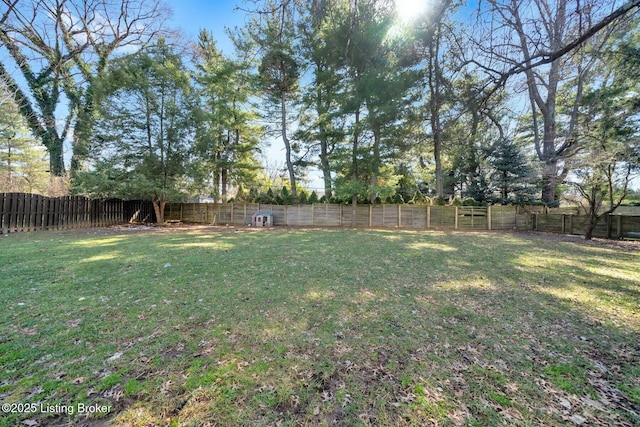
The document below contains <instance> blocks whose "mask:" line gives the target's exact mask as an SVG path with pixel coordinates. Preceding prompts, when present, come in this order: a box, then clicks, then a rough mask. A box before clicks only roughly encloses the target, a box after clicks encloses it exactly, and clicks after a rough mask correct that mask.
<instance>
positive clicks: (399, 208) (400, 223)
mask: <svg viewBox="0 0 640 427" xmlns="http://www.w3.org/2000/svg"><path fill="white" fill-rule="evenodd" d="M400 227H402V205H401V204H398V228H400Z"/></svg>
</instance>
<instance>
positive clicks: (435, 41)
mask: <svg viewBox="0 0 640 427" xmlns="http://www.w3.org/2000/svg"><path fill="white" fill-rule="evenodd" d="M438 27H439V26H438ZM439 50H440V35H439V28H436V29H435V30H434V31H433V37H432V38H431V41H430V44H429V70H428V80H429V114H430V119H431V134H432V135H433V157H434V161H435V164H436V197H444V173H443V171H442V129H441V127H442V126H441V123H440V106H441V99H440V97H441V94H440V66H439V63H438V61H439V60H440V59H439V58H438V54H439Z"/></svg>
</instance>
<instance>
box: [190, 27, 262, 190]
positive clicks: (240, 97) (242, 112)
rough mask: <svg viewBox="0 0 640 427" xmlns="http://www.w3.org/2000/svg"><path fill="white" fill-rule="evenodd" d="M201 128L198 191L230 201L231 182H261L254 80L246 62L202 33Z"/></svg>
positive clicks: (194, 166)
mask: <svg viewBox="0 0 640 427" xmlns="http://www.w3.org/2000/svg"><path fill="white" fill-rule="evenodd" d="M196 68H197V70H198V73H197V75H196V80H197V83H198V90H197V92H198V95H199V99H200V105H199V107H198V108H197V110H196V117H197V132H196V145H195V150H194V158H193V161H192V162H191V166H190V173H191V175H192V176H191V178H192V182H193V187H195V188H194V189H195V191H197V192H199V193H202V192H205V193H207V194H211V195H212V196H214V197H216V198H220V199H221V200H222V201H223V202H226V200H227V194H228V190H229V186H231V185H235V186H236V187H237V188H240V187H241V186H252V185H255V173H256V170H257V169H258V168H259V165H258V162H257V160H256V158H255V154H256V153H257V152H258V148H257V145H258V143H259V137H260V135H261V128H260V127H258V126H256V125H254V123H255V122H256V121H257V117H256V115H255V114H254V113H253V112H252V111H251V109H250V108H249V97H250V96H251V89H252V81H251V79H250V77H249V76H248V70H247V66H246V65H245V64H244V62H243V61H232V60H230V59H227V58H225V57H224V56H223V55H222V53H221V52H220V51H218V49H217V48H216V44H215V41H214V40H213V37H212V35H211V34H210V33H208V32H206V31H201V32H200V35H199V38H198V48H197V52H196Z"/></svg>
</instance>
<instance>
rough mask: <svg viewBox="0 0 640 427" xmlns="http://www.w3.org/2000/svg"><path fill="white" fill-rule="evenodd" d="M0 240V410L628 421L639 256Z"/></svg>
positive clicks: (425, 236)
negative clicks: (92, 408) (97, 408)
mask: <svg viewBox="0 0 640 427" xmlns="http://www.w3.org/2000/svg"><path fill="white" fill-rule="evenodd" d="M0 239H1V240H0V277H1V279H0V294H1V295H2V303H3V305H4V307H3V310H2V311H0V366H2V370H0V400H1V401H2V403H9V404H38V405H39V404H41V403H42V404H45V405H49V406H51V405H71V406H73V407H75V408H77V407H78V405H79V404H84V405H92V404H93V405H107V406H109V407H110V410H109V412H108V413H107V414H104V413H96V414H91V415H89V416H88V417H89V418H90V419H92V418H107V419H109V420H110V421H111V422H112V423H113V424H115V425H131V426H145V425H154V424H155V425H175V426H178V425H180V426H182V425H185V426H186V425H194V426H195V425H203V424H207V423H209V424H217V425H265V426H267V425H268V426H271V425H282V426H298V425H343V426H360V425H362V426H364V425H389V426H396V425H400V426H402V425H407V426H422V425H444V426H447V425H452V426H453V425H475V426H491V425H496V426H497V425H522V426H530V425H540V426H543V425H544V426H554V425H557V426H560V425H567V424H570V423H571V417H573V416H580V417H583V418H584V419H586V420H587V421H588V422H589V423H590V425H634V424H638V423H640V418H639V415H638V414H640V399H639V396H640V379H639V377H640V375H639V374H640V371H639V370H638V366H640V345H639V344H638V343H639V342H640V339H639V338H640V256H639V253H638V251H631V250H620V249H614V248H610V247H606V246H602V245H594V244H587V243H585V242H582V241H561V240H558V239H548V238H546V237H544V236H537V235H524V234H523V235H519V234H500V233H496V234H492V233H468V234H465V233H454V232H434V231H430V232H409V231H376V230H342V229H331V230H296V229H292V230H289V229H274V230H271V231H247V230H240V231H239V232H221V231H220V230H217V229H206V228H205V229H202V228H200V229H195V230H190V229H177V230H171V229H164V230H161V231H148V232H131V231H126V230H117V229H95V230H81V231H75V232H61V233H56V232H35V233H28V234H16V235H10V236H8V237H2V238H0ZM86 416H87V415H86V414H80V415H79V414H77V413H74V414H56V413H51V412H44V413H41V412H39V411H36V412H35V413H22V414H21V413H4V414H2V415H1V416H0V426H5V425H6V426H10V425H16V424H20V423H22V422H24V421H27V420H31V421H37V422H39V423H41V424H47V423H54V424H56V425H58V424H61V423H62V424H64V423H70V424H74V423H76V422H79V421H81V420H84V419H85V417H86ZM625 423H626V424H625Z"/></svg>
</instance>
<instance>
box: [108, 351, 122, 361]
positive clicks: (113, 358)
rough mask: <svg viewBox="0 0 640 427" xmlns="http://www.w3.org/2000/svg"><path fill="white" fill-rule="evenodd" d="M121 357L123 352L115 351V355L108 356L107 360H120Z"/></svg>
mask: <svg viewBox="0 0 640 427" xmlns="http://www.w3.org/2000/svg"><path fill="white" fill-rule="evenodd" d="M121 357H122V352H120V351H119V352H117V353H115V354H114V355H113V356H111V357H110V358H108V359H107V360H108V361H109V362H113V361H114V360H118V359H120V358H121Z"/></svg>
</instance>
